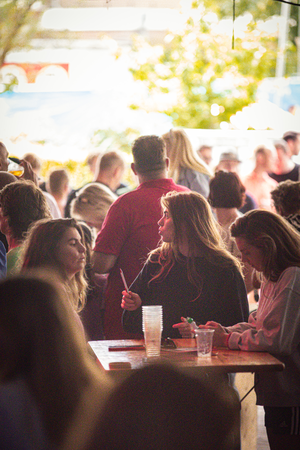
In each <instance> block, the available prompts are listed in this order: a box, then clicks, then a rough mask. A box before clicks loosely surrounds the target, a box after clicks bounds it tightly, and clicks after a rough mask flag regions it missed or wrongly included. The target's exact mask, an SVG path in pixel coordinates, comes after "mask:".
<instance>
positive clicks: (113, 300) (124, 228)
mask: <svg viewBox="0 0 300 450" xmlns="http://www.w3.org/2000/svg"><path fill="white" fill-rule="evenodd" d="M170 191H189V189H187V188H186V187H184V186H178V185H176V184H175V183H174V182H173V180H172V179H169V178H162V179H158V180H151V181H146V182H145V183H142V184H140V185H139V186H138V187H137V188H136V189H135V190H134V191H132V192H128V193H127V194H124V195H122V196H121V197H119V198H118V199H117V200H116V201H115V202H114V203H113V204H112V206H111V207H110V209H109V211H108V213H107V216H106V218H105V221H104V223H103V226H102V229H101V231H100V232H99V234H98V236H97V239H96V245H95V248H94V251H95V252H101V253H106V254H110V255H118V259H117V261H116V264H115V266H114V267H113V268H112V270H111V271H110V273H109V276H108V281H107V287H106V291H105V319H104V335H105V338H106V339H130V338H133V337H135V336H134V335H130V334H129V333H125V331H123V328H122V323H121V318H122V312H123V309H122V308H121V299H122V291H123V290H124V286H123V283H122V279H121V276H120V268H121V269H122V270H123V272H124V275H125V278H126V281H127V284H128V286H130V285H131V283H132V282H133V281H134V279H135V278H136V276H137V275H138V273H139V272H140V270H141V269H142V267H143V264H144V262H145V260H146V259H147V255H148V253H149V251H150V250H153V249H154V248H156V247H157V244H158V242H159V240H160V236H159V234H158V225H157V222H158V221H159V219H160V218H161V216H162V211H161V205H160V198H161V197H162V195H164V194H166V193H167V192H170Z"/></svg>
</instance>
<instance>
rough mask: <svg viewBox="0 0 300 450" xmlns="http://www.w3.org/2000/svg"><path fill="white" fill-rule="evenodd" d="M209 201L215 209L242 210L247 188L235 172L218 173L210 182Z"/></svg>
mask: <svg viewBox="0 0 300 450" xmlns="http://www.w3.org/2000/svg"><path fill="white" fill-rule="evenodd" d="M209 188H210V191H209V196H208V201H209V203H210V204H211V206H212V207H213V208H238V209H239V208H240V207H241V206H242V204H243V200H244V196H245V187H244V186H243V184H242V182H241V180H240V178H239V176H238V175H237V174H236V173H234V172H224V171H222V170H220V171H219V172H216V174H215V176H214V178H212V179H211V180H210V182H209Z"/></svg>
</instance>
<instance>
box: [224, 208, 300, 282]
mask: <svg viewBox="0 0 300 450" xmlns="http://www.w3.org/2000/svg"><path fill="white" fill-rule="evenodd" d="M230 231H231V235H232V236H233V237H235V238H237V237H238V238H242V239H245V241H247V242H248V243H249V244H250V245H253V246H254V247H256V248H259V249H260V250H261V251H262V254H263V262H262V266H263V270H262V273H263V275H264V276H265V278H267V279H269V280H271V281H277V280H278V278H279V277H280V275H281V273H282V272H283V271H284V270H285V269H287V268H288V267H292V266H297V267H300V235H299V233H298V232H297V231H295V230H294V228H293V227H292V225H290V224H289V223H288V222H287V221H286V220H285V219H284V218H283V217H281V216H279V215H278V214H275V213H272V212H270V211H264V210H252V211H249V212H248V213H246V214H245V215H244V216H243V217H240V218H238V219H237V220H236V221H235V222H234V223H233V224H232V225H231V229H230Z"/></svg>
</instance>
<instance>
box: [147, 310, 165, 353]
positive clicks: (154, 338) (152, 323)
mask: <svg viewBox="0 0 300 450" xmlns="http://www.w3.org/2000/svg"><path fill="white" fill-rule="evenodd" d="M142 312H143V332H144V339H145V346H146V356H147V358H154V357H155V358H157V357H159V356H160V346H161V332H162V329H163V311H162V306H161V305H155V306H142Z"/></svg>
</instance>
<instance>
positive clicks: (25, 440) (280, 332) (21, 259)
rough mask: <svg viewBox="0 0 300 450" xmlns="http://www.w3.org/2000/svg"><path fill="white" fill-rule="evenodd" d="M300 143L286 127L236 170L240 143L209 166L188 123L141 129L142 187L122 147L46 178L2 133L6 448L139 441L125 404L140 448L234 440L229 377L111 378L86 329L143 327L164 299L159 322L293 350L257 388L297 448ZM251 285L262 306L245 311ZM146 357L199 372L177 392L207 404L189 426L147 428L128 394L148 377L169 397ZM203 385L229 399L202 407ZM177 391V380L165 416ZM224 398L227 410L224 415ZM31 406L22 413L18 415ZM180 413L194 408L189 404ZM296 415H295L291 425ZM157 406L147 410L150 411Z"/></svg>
mask: <svg viewBox="0 0 300 450" xmlns="http://www.w3.org/2000/svg"><path fill="white" fill-rule="evenodd" d="M299 152H300V133H296V132H292V131H291V132H287V133H285V134H284V136H283V138H282V140H280V141H277V142H274V147H272V148H271V147H270V148H267V147H266V146H264V145H261V146H259V147H257V148H256V149H253V157H254V168H253V170H251V172H249V173H248V174H247V175H246V176H245V177H242V178H240V176H239V166H240V164H241V160H240V158H239V155H238V154H237V153H236V152H235V151H234V150H232V149H228V150H227V151H225V152H223V153H222V154H221V155H220V159H219V162H218V164H217V166H216V167H214V168H213V167H212V155H213V148H211V147H209V146H207V145H202V146H201V147H200V148H199V149H198V150H197V151H194V149H193V148H192V145H191V143H190V141H189V139H188V137H187V135H186V133H185V132H184V131H183V130H180V129H174V130H173V129H172V130H170V131H169V132H168V133H166V134H164V135H163V136H162V137H158V136H141V137H140V138H138V139H136V141H135V142H134V143H133V145H132V155H133V162H132V164H131V170H132V172H133V174H134V176H135V179H136V183H137V187H136V188H135V189H132V188H131V187H130V186H128V185H127V184H126V182H124V173H125V170H127V169H128V167H127V165H126V160H125V158H124V155H123V154H122V152H120V151H118V150H117V149H116V150H115V151H107V152H105V153H102V154H93V155H91V157H90V158H89V159H88V163H89V165H90V168H91V171H92V173H93V181H92V182H90V183H87V184H85V185H84V186H80V187H77V186H76V187H72V186H71V185H70V175H69V173H68V170H67V169H66V168H63V169H54V170H52V171H51V172H50V173H48V174H47V175H46V177H45V179H42V178H41V165H42V162H41V161H40V160H39V158H38V156H36V155H34V154H25V155H24V157H23V158H22V159H21V160H20V161H17V162H16V161H14V162H15V163H16V164H17V165H18V166H19V167H18V169H19V170H20V173H21V174H19V173H18V176H16V175H14V174H13V173H12V172H13V170H10V164H11V161H10V160H9V156H10V155H9V149H7V148H6V147H5V146H4V144H2V143H0V230H1V233H0V276H1V278H2V280H3V281H2V283H1V284H0V336H1V340H2V344H3V345H2V344H1V346H0V347H1V350H0V353H1V358H0V359H1V363H0V376H1V378H0V418H1V420H0V423H1V422H2V425H0V434H1V433H3V436H4V438H3V442H4V444H5V446H4V447H3V448H4V449H9V448H10V449H12V448H13V449H16V450H18V449H23V448H26V449H29V450H30V449H37V448H39V449H44V448H45V449H46V448H49V449H50V448H53V449H55V448H64V449H67V448H69V449H72V450H75V449H77V448H78V449H96V448H111V449H113V448H121V449H122V448H124V449H125V448H129V447H128V442H130V437H131V435H132V433H133V432H134V431H133V429H132V428H130V425H129V422H130V421H129V420H127V418H126V420H125V419H124V417H126V415H127V414H128V417H130V418H131V420H132V422H133V424H134V427H137V425H136V424H138V428H139V431H136V430H135V434H136V439H137V444H136V447H134V446H130V448H132V449H134V448H137V449H138V448H144V449H147V448H149V449H150V448H157V449H160V448H161V449H168V448H170V449H171V448H172V449H176V448H178V449H179V448H182V447H183V448H185V446H186V447H187V444H186V443H187V442H189V445H188V446H190V445H197V448H200V449H201V448H203V449H204V448H206V449H216V448H219V449H222V450H226V449H228V450H230V449H231V450H232V449H238V448H239V438H238V432H236V429H237V428H238V417H239V412H238V407H237V403H238V401H237V400H236V397H235V394H234V392H232V391H231V388H230V386H229V385H228V384H226V387H224V389H223V393H221V390H220V387H218V386H217V387H216V386H213V383H207V382H206V381H205V380H197V382H196V381H195V380H194V381H193V383H195V385H193V383H192V381H191V380H188V377H186V376H184V375H183V374H180V373H177V371H176V370H175V369H174V368H172V367H167V368H161V367H156V368H150V369H149V373H148V369H145V370H143V371H141V372H140V373H138V374H136V375H134V377H135V378H132V380H131V381H129V382H128V383H127V384H126V383H125V384H124V385H122V386H118V387H117V388H115V387H114V386H113V385H112V383H111V382H109V380H106V379H105V378H104V376H103V375H102V374H101V372H99V370H98V369H97V367H96V365H95V364H94V361H93V360H92V358H91V356H90V355H89V354H88V350H87V345H86V342H87V341H88V340H101V339H130V338H141V337H142V328H141V306H142V305H151V304H155V302H157V301H159V302H160V304H162V305H163V309H164V328H163V330H164V331H163V333H164V336H165V337H171V338H180V337H191V336H192V331H191V329H190V326H189V324H188V323H187V321H186V320H185V318H186V317H187V316H190V317H193V318H194V320H195V321H196V322H197V324H198V325H200V326H208V325H206V323H208V324H209V326H210V327H213V328H215V330H216V339H218V344H219V345H221V346H227V347H229V348H233V349H243V350H247V351H253V350H258V351H269V352H270V353H274V354H275V355H277V356H278V357H279V359H280V358H281V359H283V360H284V362H285V364H286V371H285V372H284V373H283V375H282V374H279V375H277V374H275V375H274V377H275V378H272V377H270V382H269V384H268V383H267V382H265V380H263V379H262V381H261V386H263V387H262V388H258V391H257V392H258V399H259V402H260V403H259V404H262V405H264V406H265V410H266V427H267V430H268V437H269V442H270V447H271V449H272V450H277V449H280V448H282V449H283V448H289V449H296V448H299V443H300V441H299V436H300V384H299V379H300V353H299V350H300V337H299V336H300V334H299V332H300V313H299V311H300V235H299V234H298V232H299V230H300V166H299V165H298V164H296V163H295V162H294V161H293V157H294V156H296V155H298V154H299ZM14 173H15V174H17V172H16V168H14ZM271 241H272V245H271V244H270V242H271ZM284 243H285V244H284ZM295 247H296V248H295ZM268 258H269V259H268ZM120 269H122V270H123V271H124V274H125V278H126V280H127V283H128V285H129V286H130V288H129V292H127V291H126V290H125V291H124V287H123V283H122V279H121V277H120ZM253 293H255V296H256V300H258V310H257V311H255V313H252V314H251V315H250V317H249V322H248V316H249V300H250V299H251V298H252V297H251V296H252V295H253ZM261 305H263V306H261ZM262 308H264V310H262ZM252 309H253V305H252ZM255 309H256V307H255ZM253 314H254V315H253ZM270 317H271V319H270ZM241 323H243V324H244V325H243V326H241ZM236 324H238V325H236ZM245 324H246V325H245ZM267 335H268V339H267V337H266V336H267ZM287 341H288V342H289V345H287V344H286V342H287ZM49 361H50V363H49V364H48V362H49ZM151 370H153V371H154V372H153V373H154V374H155V376H158V377H161V380H165V379H168V380H173V382H174V386H175V384H176V383H177V386H178V383H181V384H182V386H183V385H186V384H189V385H190V390H189V391H187V392H186V394H182V395H187V396H188V395H191V396H194V397H193V398H194V401H195V403H194V405H193V407H195V408H196V407H197V411H198V412H199V420H198V419H197V420H196V419H195V423H193V426H191V431H187V430H189V428H186V429H183V427H182V426H181V428H180V426H179V425H178V427H176V425H175V424H176V421H175V418H173V419H172V420H173V421H174V423H172V426H171V427H170V430H169V431H168V432H169V434H167V433H166V434H164V431H163V430H160V434H159V436H160V438H161V442H159V443H158V442H157V440H156V438H155V433H151V430H150V431H147V433H148V434H147V436H148V437H147V439H146V438H145V436H143V433H142V431H141V429H142V428H143V425H142V424H143V421H141V415H142V414H143V413H142V412H141V413H140V415H139V414H138V412H137V407H135V406H133V405H132V408H131V410H129V409H128V410H127V409H126V408H128V405H129V404H130V402H129V401H128V399H127V397H126V396H129V397H130V393H131V389H133V390H134V389H136V396H137V398H140V401H141V402H143V404H144V405H150V403H151V399H150V393H148V395H146V394H145V393H143V392H142V391H141V390H139V388H138V387H137V386H139V383H141V384H143V383H147V384H148V386H149V389H150V390H151V389H153V392H154V393H155V394H154V395H153V397H154V398H155V396H157V397H156V398H158V396H161V394H159V387H158V386H157V385H155V380H153V374H152V379H151ZM155 371H157V372H155ZM285 373H286V375H285ZM272 376H273V374H272ZM184 377H186V379H185V378H184ZM276 377H277V378H276ZM280 377H281V378H280ZM150 379H151V381H150ZM131 383H133V387H132V386H131ZM151 383H153V385H152V384H151ZM182 389H184V388H182ZM46 391H47V392H46ZM271 391H272V392H271ZM110 392H112V394H111V395H109V394H110ZM196 392H198V394H197V393H196ZM205 392H206V394H205V395H207V402H212V398H217V402H216V403H217V404H218V405H219V406H218V407H214V413H211V414H208V415H207V416H206V417H205V419H203V416H205V412H204V411H203V412H200V411H201V406H200V405H201V398H203V396H204V393H205ZM275 392H277V394H278V395H277V398H275V397H276V395H274V393H275ZM199 393H201V395H200V396H199ZM228 398H229V399H230V400H229V401H228V403H227V406H226V407H225V406H224V405H225V403H226V401H227V400H228ZM278 399H279V400H278ZM177 401H179V400H177V399H176V398H175V396H172V395H171V394H170V393H169V394H168V398H166V400H165V404H163V402H162V406H161V412H162V415H163V414H169V410H170V408H169V406H170V405H172V402H177ZM168 402H170V405H169V406H168V409H167V403H168ZM103 405H105V406H103ZM222 405H223V406H222ZM119 406H120V408H122V411H123V414H121V412H120V411H119V410H118V407H119ZM221 406H222V408H226V409H227V410H228V412H227V413H226V414H227V417H224V419H222V418H221V417H223V416H224V414H221V413H220V411H221V409H222V408H221ZM153 407H154V406H153V405H152V404H151V406H149V408H153ZM174 407H176V406H174ZM147 408H148V406H145V409H147ZM164 408H166V410H164ZM276 408H277V409H276ZM25 409H26V411H27V415H26V414H24V415H22V414H20V411H25ZM158 409H159V408H158V407H157V406H156V408H155V411H156V413H158ZM278 409H279V411H278ZM283 409H284V411H283ZM116 411H117V412H116ZM210 411H211V408H210ZM181 414H182V416H183V417H184V415H186V416H187V417H190V414H189V411H188V407H186V406H185V407H182V408H181ZM292 415H293V417H294V415H296V416H297V417H298V419H297V420H298V422H297V425H294V422H293V430H292V429H291V428H292V425H290V422H291V421H292V418H291V417H292ZM217 417H218V418H217ZM200 418H201V420H202V421H203V420H205V421H204V423H205V425H206V427H207V429H210V427H212V423H213V421H215V420H217V421H218V423H219V429H220V433H219V434H218V435H216V433H213V431H210V432H209V433H205V428H203V426H201V427H202V428H201V427H200V422H201V420H200ZM2 419H3V420H2ZM229 419H230V420H229ZM152 420H153V418H152V417H151V414H150V413H149V414H148V412H147V414H146V413H145V417H144V421H146V422H149V421H152ZM162 420H163V419H162ZM293 420H294V419H293ZM295 420H296V419H295ZM113 421H115V426H116V427H117V426H118V428H116V429H118V430H119V431H118V432H116V433H115V437H113V434H114V431H113V427H112V425H111V424H112V422H113ZM280 421H281V422H285V423H286V427H285V429H282V427H281V428H280V425H278V423H279V422H280ZM162 423H163V422H162ZM182 423H185V422H184V421H183V422H182ZM120 424H122V426H121V425H120ZM150 428H151V427H150ZM176 428H178V433H177V434H176V433H175V429H176ZM196 429H197V432H196ZM29 430H30V432H29ZM121 432H123V436H122V439H120V438H119V437H118V436H119V435H120V433H121ZM144 432H145V431H144ZM165 432H166V430H165ZM172 433H173V437H172V438H171V435H172ZM180 435H181V437H180ZM209 435H210V437H209ZM108 436H109V437H108ZM174 436H176V439H175V438H174ZM183 436H184V438H183ZM203 436H205V437H203ZM278 436H279V437H278ZM102 439H105V442H106V445H105V446H104V447H101V440H102ZM201 440H202V441H203V440H205V442H203V446H202V443H201ZM4 444H3V445H4Z"/></svg>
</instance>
